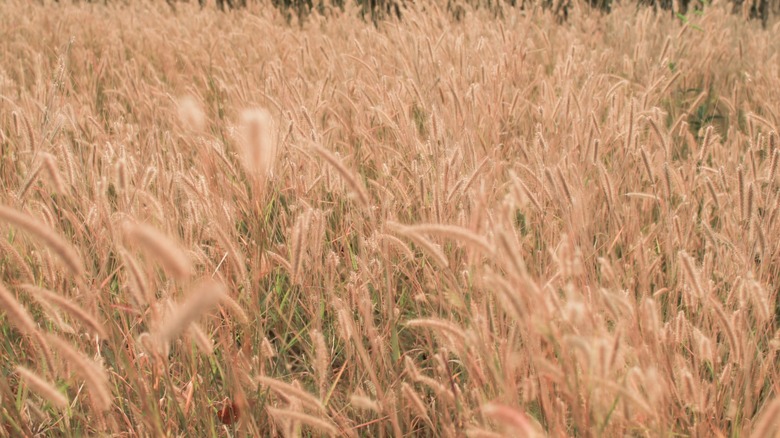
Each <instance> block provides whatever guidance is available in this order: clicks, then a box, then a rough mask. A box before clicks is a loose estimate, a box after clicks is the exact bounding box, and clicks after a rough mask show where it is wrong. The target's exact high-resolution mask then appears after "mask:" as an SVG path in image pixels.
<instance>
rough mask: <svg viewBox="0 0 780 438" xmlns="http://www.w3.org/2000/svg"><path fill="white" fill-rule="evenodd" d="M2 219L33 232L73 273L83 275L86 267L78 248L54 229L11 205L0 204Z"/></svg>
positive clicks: (0, 218)
mask: <svg viewBox="0 0 780 438" xmlns="http://www.w3.org/2000/svg"><path fill="white" fill-rule="evenodd" d="M0 220H3V221H5V222H8V223H10V224H12V225H14V226H16V227H19V228H21V229H23V230H24V231H26V232H28V233H30V234H32V235H33V236H35V237H36V238H37V239H39V240H40V241H41V242H43V243H44V244H45V245H46V246H48V247H49V248H50V249H51V250H52V251H54V253H55V254H57V256H58V257H59V258H60V260H62V262H63V263H64V264H65V266H67V267H68V268H69V269H70V271H71V273H73V274H75V275H83V274H84V267H83V265H82V262H81V259H80V258H79V255H78V253H77V252H76V250H75V249H74V248H73V246H71V245H70V244H69V243H67V242H66V241H65V240H64V239H63V238H62V237H60V236H58V235H57V234H56V233H55V232H54V231H53V230H52V229H50V228H49V227H47V226H46V225H44V224H43V223H42V222H40V221H38V220H37V219H34V218H32V217H31V216H29V215H27V214H25V213H22V212H20V211H18V210H15V209H13V208H10V207H6V206H0Z"/></svg>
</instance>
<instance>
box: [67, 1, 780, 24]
mask: <svg viewBox="0 0 780 438" xmlns="http://www.w3.org/2000/svg"><path fill="white" fill-rule="evenodd" d="M55 1H59V0H55ZM108 1H110V0H103V2H105V3H107V2H108ZM166 1H167V2H168V4H169V5H170V6H171V8H173V9H175V8H176V2H177V1H187V0H166ZM197 1H198V3H199V4H200V6H201V7H206V4H207V3H208V0H197ZM248 1H253V0H215V2H216V6H217V8H219V9H220V10H222V11H224V10H228V9H238V8H242V7H246V6H247V2H248ZM345 1H350V0H271V3H272V4H273V5H274V7H276V8H279V9H280V10H282V11H283V12H284V13H285V14H286V15H287V16H288V18H292V16H293V15H296V16H297V17H298V18H299V19H304V18H305V17H306V16H308V15H309V14H311V13H312V12H314V11H317V12H320V13H324V12H325V11H327V10H329V9H333V8H338V9H343V8H344V2H345ZM354 1H355V2H356V3H357V4H358V6H359V7H360V10H361V12H362V14H363V17H364V18H368V19H371V20H374V21H377V20H381V19H384V18H387V17H396V18H403V10H404V8H405V4H406V3H407V2H412V3H413V2H414V0H354ZM573 1H576V0H447V10H448V11H449V12H450V13H451V14H452V16H453V18H454V19H456V20H458V19H460V18H461V17H462V16H463V14H464V13H465V8H464V5H468V6H469V7H472V8H474V9H487V10H490V11H491V12H493V13H495V14H496V15H497V16H501V15H502V13H503V12H504V11H505V10H506V9H507V8H521V9H532V8H535V7H542V8H544V9H546V10H550V11H552V12H553V13H554V14H555V15H556V16H558V17H559V19H560V20H561V21H565V20H566V18H567V17H568V15H569V14H568V12H569V9H570V8H571V5H572V2H573ZM585 1H586V2H587V3H588V4H589V5H590V6H591V7H593V8H597V9H599V10H602V11H604V12H609V11H610V10H611V9H612V5H613V3H614V2H615V0H585ZM728 1H729V3H730V4H731V6H732V10H733V12H734V13H736V14H746V15H747V17H748V18H750V19H754V20H760V21H761V22H762V24H763V25H764V26H766V25H767V23H768V21H769V19H770V18H771V17H776V16H780V0H728ZM709 3H710V0H637V6H638V7H652V8H655V9H657V10H664V11H669V13H670V14H672V15H674V14H682V15H685V14H687V13H688V12H691V11H701V10H703V9H704V8H706V7H707V5H708V4H709Z"/></svg>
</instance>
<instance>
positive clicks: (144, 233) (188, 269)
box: [124, 222, 192, 280]
mask: <svg viewBox="0 0 780 438" xmlns="http://www.w3.org/2000/svg"><path fill="white" fill-rule="evenodd" d="M124 234H125V238H127V239H128V240H129V241H132V242H136V243H138V244H139V245H140V246H141V247H142V248H143V249H144V250H145V251H146V252H147V253H148V254H149V255H151V256H152V257H156V258H157V260H158V261H159V262H160V264H161V265H162V266H163V267H164V268H165V270H166V271H167V272H168V273H169V274H171V276H173V277H174V278H176V279H178V280H183V279H186V278H187V277H189V276H190V275H191V274H192V263H191V262H190V258H189V257H188V256H187V254H185V252H184V251H183V250H182V249H181V248H180V247H179V245H177V244H176V243H175V242H174V241H173V240H172V239H171V238H170V237H168V236H166V235H165V234H163V233H161V232H159V231H158V230H156V229H155V228H153V227H151V226H149V225H146V224H140V223H130V222H128V223H126V224H125V226H124Z"/></svg>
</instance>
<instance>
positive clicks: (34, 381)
mask: <svg viewBox="0 0 780 438" xmlns="http://www.w3.org/2000/svg"><path fill="white" fill-rule="evenodd" d="M16 374H18V375H19V377H21V378H22V379H23V380H24V383H26V384H27V386H29V387H30V389H32V390H33V391H35V392H36V393H38V395H40V396H41V397H43V398H44V399H46V400H47V401H48V402H49V403H51V404H52V405H53V406H55V407H57V408H60V409H65V408H67V407H68V399H67V398H66V397H65V395H63V394H62V393H61V392H60V391H59V390H58V389H57V388H56V387H55V386H54V385H52V384H51V383H49V382H48V381H46V380H45V379H43V378H42V377H40V376H38V375H37V374H35V373H34V372H32V371H30V370H29V369H27V368H25V367H22V366H17V367H16Z"/></svg>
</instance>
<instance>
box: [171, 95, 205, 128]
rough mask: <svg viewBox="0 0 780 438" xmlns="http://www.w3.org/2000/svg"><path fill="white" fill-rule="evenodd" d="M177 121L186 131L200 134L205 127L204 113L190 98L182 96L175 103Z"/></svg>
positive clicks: (196, 102)
mask: <svg viewBox="0 0 780 438" xmlns="http://www.w3.org/2000/svg"><path fill="white" fill-rule="evenodd" d="M177 110H178V114H179V120H180V121H181V123H182V125H184V126H185V127H186V128H187V129H189V130H191V131H194V132H200V131H203V128H205V126H206V113H204V112H203V108H201V106H200V103H199V102H198V101H197V100H196V99H195V98H194V97H192V96H184V97H182V98H180V99H179V101H178V102H177Z"/></svg>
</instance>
